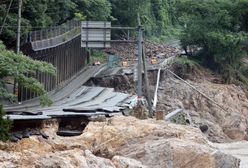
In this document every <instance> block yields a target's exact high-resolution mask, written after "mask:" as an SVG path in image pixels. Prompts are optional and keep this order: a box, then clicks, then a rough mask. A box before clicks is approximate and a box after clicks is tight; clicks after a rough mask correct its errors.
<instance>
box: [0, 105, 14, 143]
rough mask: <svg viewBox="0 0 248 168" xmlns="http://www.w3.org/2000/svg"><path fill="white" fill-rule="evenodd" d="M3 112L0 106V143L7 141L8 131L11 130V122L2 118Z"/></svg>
mask: <svg viewBox="0 0 248 168" xmlns="http://www.w3.org/2000/svg"><path fill="white" fill-rule="evenodd" d="M4 116H5V112H4V110H3V107H2V106H1V105H0V141H7V140H8V139H9V136H10V135H9V130H10V129H11V124H12V122H11V121H10V120H9V119H7V118H4Z"/></svg>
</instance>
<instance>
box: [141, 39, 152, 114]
mask: <svg viewBox="0 0 248 168" xmlns="http://www.w3.org/2000/svg"><path fill="white" fill-rule="evenodd" d="M142 46H143V47H142V48H143V50H142V59H143V67H144V77H145V89H146V98H147V103H148V110H149V117H151V118H152V116H153V110H152V101H151V94H150V87H149V80H148V71H147V67H146V50H145V45H144V44H143V45H142Z"/></svg>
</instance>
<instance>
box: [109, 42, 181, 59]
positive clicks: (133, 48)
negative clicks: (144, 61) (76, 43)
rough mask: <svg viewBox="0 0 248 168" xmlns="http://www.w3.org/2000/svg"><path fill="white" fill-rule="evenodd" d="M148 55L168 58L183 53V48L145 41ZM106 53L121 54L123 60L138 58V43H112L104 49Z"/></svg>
mask: <svg viewBox="0 0 248 168" xmlns="http://www.w3.org/2000/svg"><path fill="white" fill-rule="evenodd" d="M145 49H146V56H147V57H149V58H151V57H157V58H158V59H163V58H168V57H171V56H175V55H178V54H180V53H181V50H180V49H179V48H177V47H173V46H170V45H168V44H158V43H155V42H150V41H146V42H145ZM104 51H105V52H106V53H110V54H113V55H116V56H120V57H121V58H122V60H136V59H137V54H138V49H137V45H136V44H128V43H122V44H115V43H113V44H111V48H109V49H105V50H104Z"/></svg>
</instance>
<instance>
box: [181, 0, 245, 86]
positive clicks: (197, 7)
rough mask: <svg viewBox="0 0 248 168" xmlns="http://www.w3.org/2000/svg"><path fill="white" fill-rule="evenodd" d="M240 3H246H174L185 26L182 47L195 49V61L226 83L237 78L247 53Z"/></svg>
mask: <svg viewBox="0 0 248 168" xmlns="http://www.w3.org/2000/svg"><path fill="white" fill-rule="evenodd" d="M241 4H243V5H244V4H245V5H247V4H248V0H242V1H232V0H208V1H202V0H183V1H180V2H179V3H178V4H177V8H178V11H179V12H178V14H179V20H180V23H181V25H182V26H184V27H185V28H184V30H183V34H182V36H181V44H182V46H183V48H185V50H187V48H195V49H196V51H197V54H196V55H195V58H196V59H200V60H201V61H202V62H203V63H204V64H205V65H206V66H208V67H210V68H212V69H213V70H216V71H218V72H220V73H222V74H224V76H225V79H226V81H227V82H230V81H231V79H232V78H233V77H234V78H236V77H235V76H239V75H238V74H239V72H240V67H241V59H242V58H243V57H245V56H246V54H247V44H246V43H245V42H246V41H247V39H248V38H247V32H245V31H246V26H245V25H246V24H247V22H246V21H247V18H246V16H247V9H246V8H243V5H241ZM234 11H238V12H237V13H235V12H234ZM186 52H187V51H186Z"/></svg>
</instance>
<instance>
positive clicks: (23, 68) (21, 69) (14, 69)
mask: <svg viewBox="0 0 248 168" xmlns="http://www.w3.org/2000/svg"><path fill="white" fill-rule="evenodd" d="M0 67H1V69H0V98H7V99H13V97H14V95H13V94H11V93H8V91H7V90H6V88H5V83H4V78H5V77H13V78H14V79H15V80H16V82H18V83H19V84H20V85H22V86H23V87H26V88H28V89H30V90H31V91H33V92H36V93H37V94H39V95H40V96H41V104H42V105H49V104H51V100H50V99H49V98H48V96H47V94H46V91H45V89H44V86H43V85H42V84H41V83H40V82H39V81H38V80H37V79H35V78H33V77H28V76H27V75H26V74H30V75H31V76H32V74H36V72H37V71H39V72H46V73H49V74H52V75H55V73H56V69H55V68H54V67H53V65H52V64H50V63H47V62H41V61H35V60H32V59H31V58H29V57H27V56H25V55H23V54H15V53H14V52H12V51H9V50H7V49H6V48H5V46H4V45H3V43H2V42H1V41H0Z"/></svg>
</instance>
